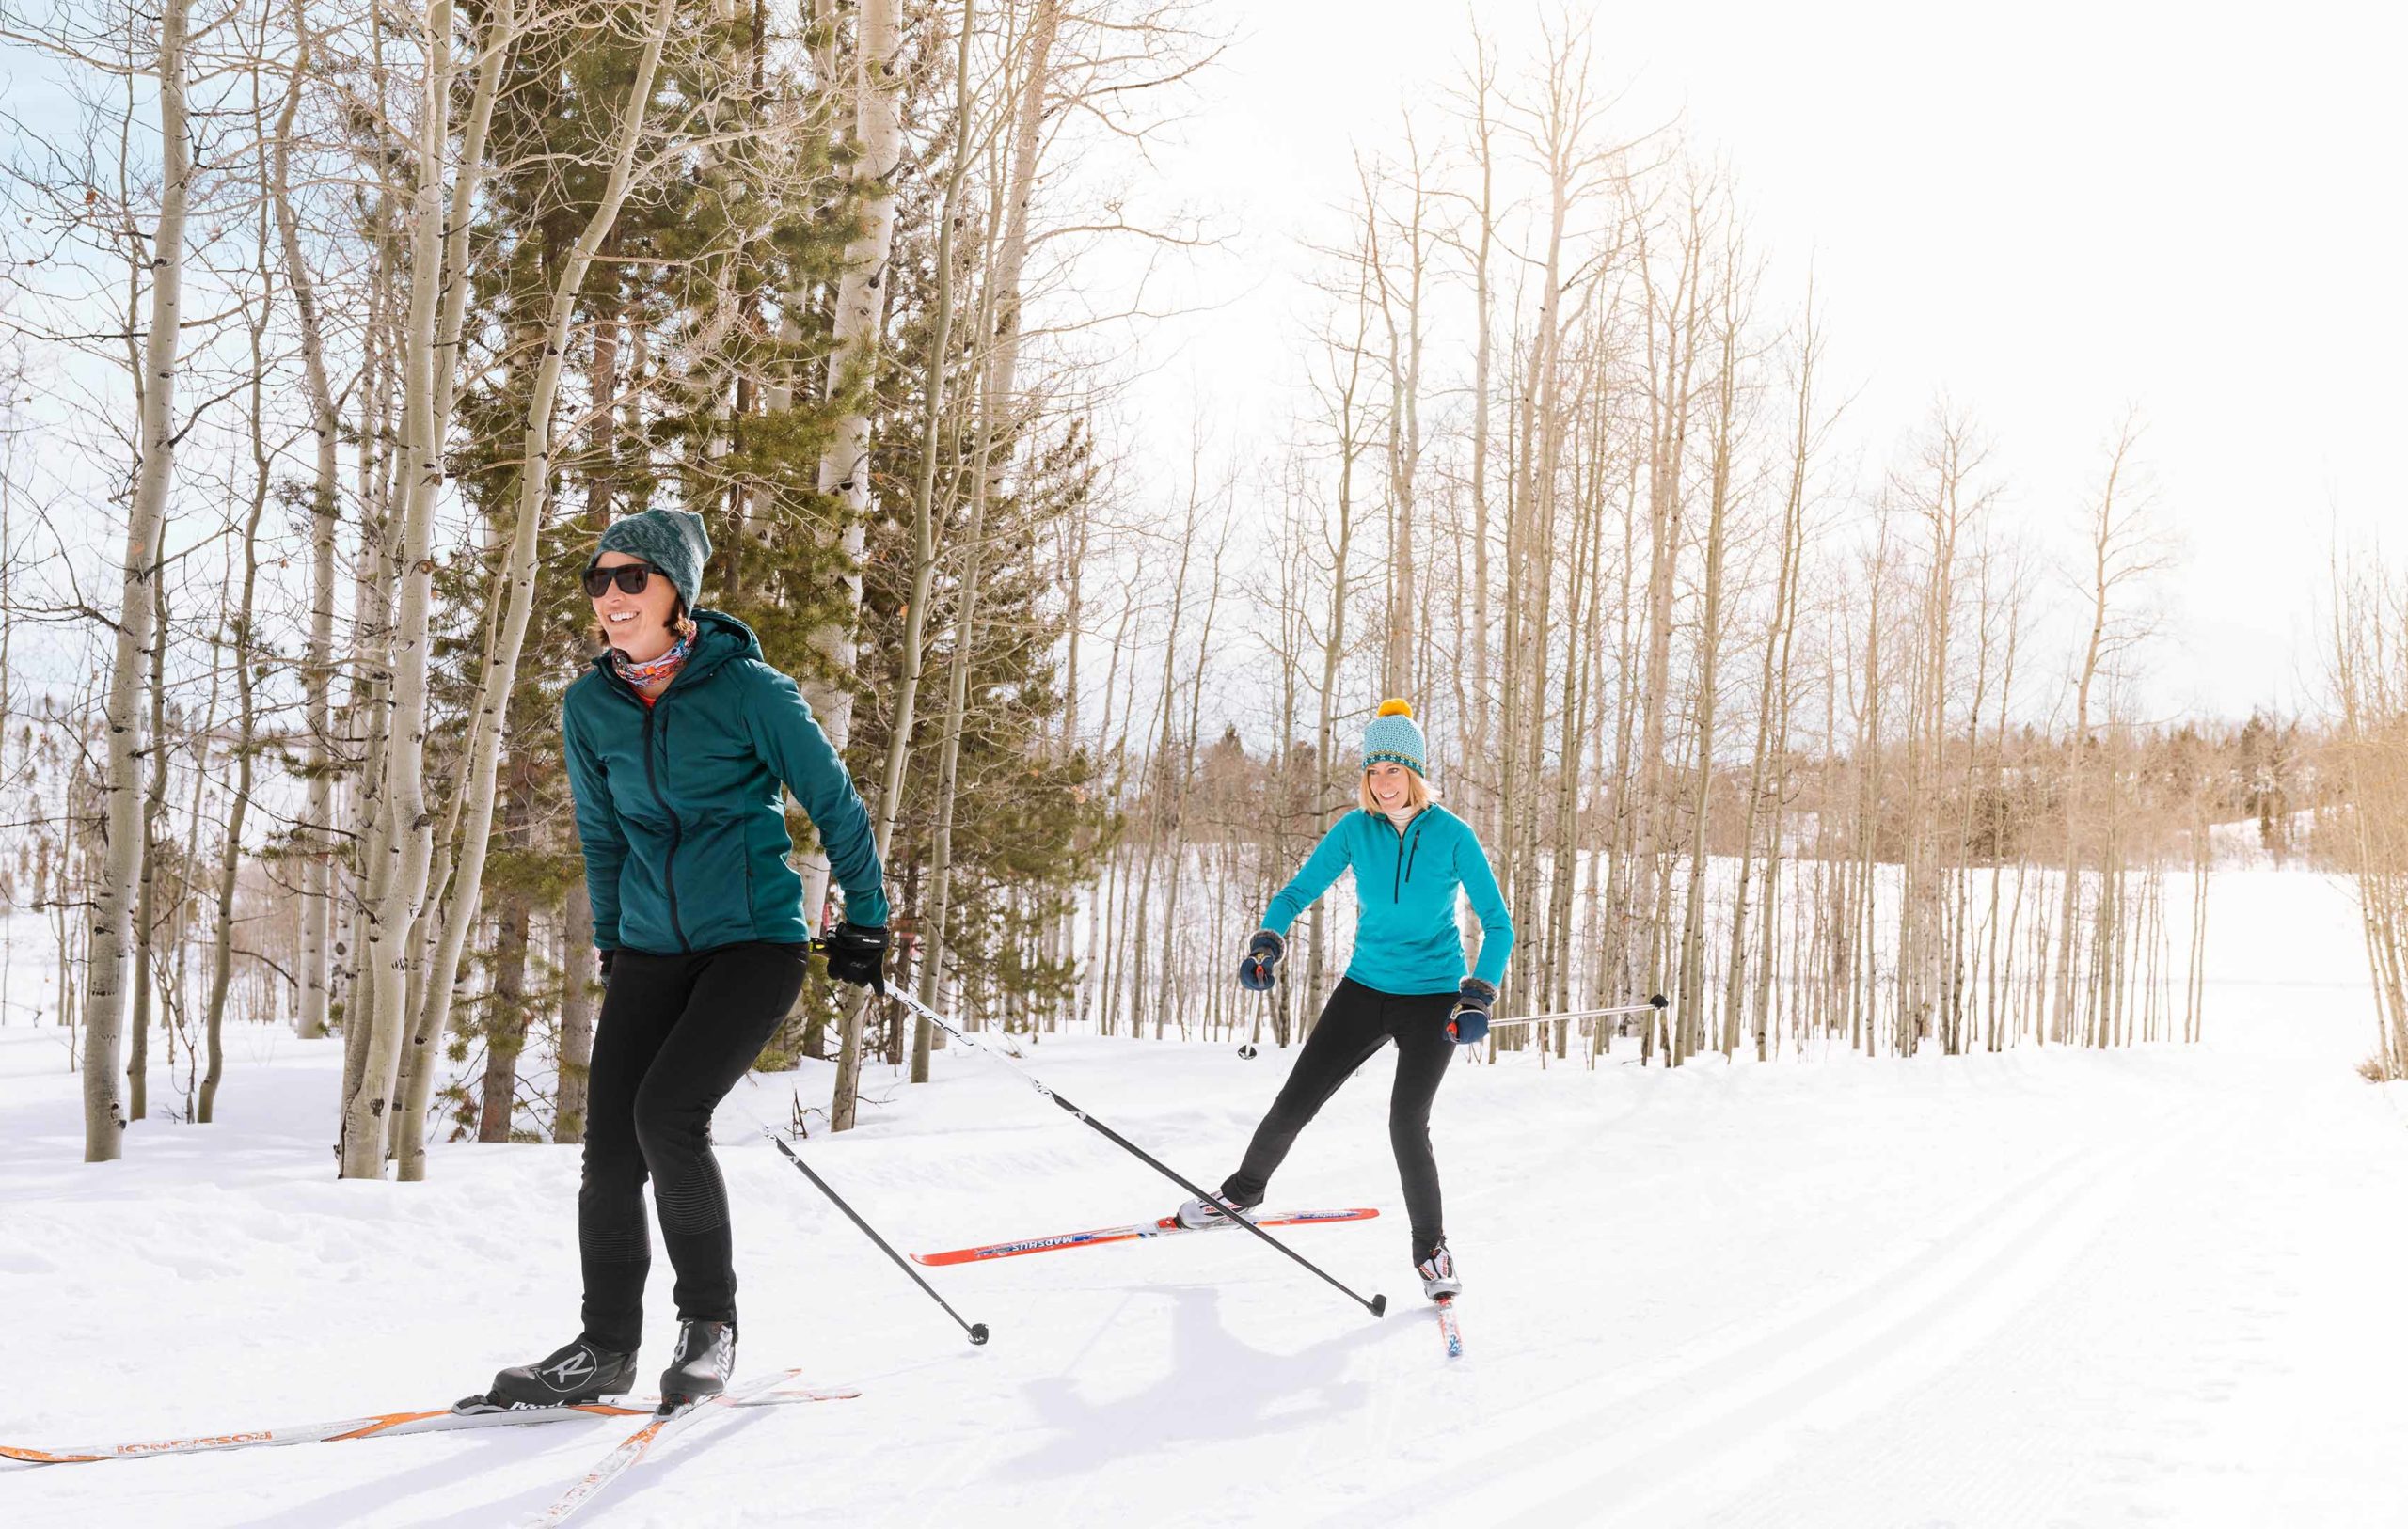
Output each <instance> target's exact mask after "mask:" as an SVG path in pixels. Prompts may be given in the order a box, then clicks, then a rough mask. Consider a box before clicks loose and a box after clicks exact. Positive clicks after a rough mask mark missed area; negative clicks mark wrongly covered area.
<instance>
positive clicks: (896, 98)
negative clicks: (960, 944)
mask: <svg viewBox="0 0 2408 1529" xmlns="http://www.w3.org/2000/svg"><path fill="white" fill-rule="evenodd" d="M895 7H896V0H861V18H860V21H859V23H858V31H857V34H856V40H855V45H854V49H853V137H854V144H855V148H856V150H857V157H856V158H855V159H854V161H853V171H852V174H853V186H854V188H855V190H856V192H858V193H860V194H862V195H863V197H864V201H865V205H864V206H863V210H862V225H861V230H860V232H859V233H857V234H856V235H855V236H854V238H853V241H852V242H851V243H850V244H847V245H846V246H845V274H844V276H843V277H842V279H840V280H839V282H838V283H837V287H836V348H835V352H834V354H833V355H832V356H831V357H830V359H829V363H828V386H829V391H830V393H831V394H832V395H834V396H837V397H843V396H846V395H848V394H849V395H851V396H852V397H854V398H856V399H857V400H859V402H857V403H856V404H855V405H854V406H853V407H851V408H848V409H847V410H846V411H845V412H844V413H843V414H842V415H840V416H839V417H838V418H837V419H836V422H835V425H834V428H833V429H832V431H831V432H830V435H829V442H828V449H827V451H826V452H825V453H823V454H822V455H821V457H820V459H819V492H821V493H822V494H830V495H836V496H839V497H842V498H843V500H844V504H845V513H844V525H843V528H842V529H841V530H840V531H839V532H838V535H837V545H838V548H839V550H841V551H842V552H843V553H844V555H845V560H846V564H847V566H848V567H849V568H852V569H854V570H856V572H853V573H850V574H848V575H846V577H845V587H846V591H847V595H848V600H849V601H850V604H851V608H852V612H853V614H852V615H851V616H848V618H847V619H846V620H845V621H843V622H842V623H831V624H830V625H829V626H827V627H825V628H823V629H822V630H820V631H819V632H817V633H816V634H814V635H813V638H812V645H813V646H814V647H816V648H817V649H818V650H819V651H820V654H821V655H822V656H823V657H825V658H826V659H827V660H828V664H829V667H830V669H832V670H833V671H834V672H835V673H836V674H837V675H838V676H839V678H840V680H841V679H843V678H848V677H850V676H851V674H852V673H853V670H854V666H855V664H856V662H857V661H858V657H859V654H858V652H857V649H856V647H855V624H856V622H857V621H858V613H859V611H860V609H861V600H862V579H861V575H860V573H859V572H858V569H859V568H860V565H861V558H862V551H863V547H864V546H865V545H866V542H865V540H864V538H865V528H866V527H867V525H868V523H869V501H870V463H869V409H870V393H871V388H872V386H873V385H874V384H875V383H876V381H877V377H878V363H879V320H880V319H881V317H882V316H883V314H884V312H885V307H886V293H885V286H886V272H887V262H888V260H889V258H890V257H891V256H892V254H893V252H894V248H895V174H896V171H897V170H898V169H899V168H900V165H901V161H902V152H903V102H902V91H903V85H904V81H903V77H902V75H901V73H900V72H899V71H897V70H896V68H895V48H896V36H895ZM918 608H919V607H918V604H917V603H916V602H915V603H914V605H913V607H912V609H913V619H915V620H916V619H917V616H918ZM804 695H805V698H806V699H807V700H808V701H810V703H811V708H812V710H813V711H814V712H816V714H818V717H819V721H820V727H821V728H822V730H824V731H825V732H826V733H827V734H828V742H829V743H830V744H831V745H832V746H833V747H834V749H835V750H836V752H837V754H838V755H839V756H841V755H842V754H843V753H844V751H845V746H846V744H847V743H848V741H849V740H850V739H851V736H852V726H853V698H852V692H851V691H850V690H849V689H848V688H846V687H845V686H844V685H843V684H841V683H839V684H836V685H832V686H821V685H816V684H806V685H805V686H804ZM802 896H803V905H802V911H803V917H804V918H805V919H806V920H807V921H809V922H811V923H812V924H814V925H815V926H816V925H817V924H818V922H820V918H821V913H822V910H823V909H824V908H825V906H826V905H827V900H828V857H827V854H826V852H825V851H824V850H818V851H814V852H813V854H812V855H811V856H810V857H809V858H808V859H805V860H804V862H803V879H802ZM842 1002H843V1004H844V1013H843V1016H842V1017H841V1019H840V1020H839V1022H838V1026H837V1037H838V1041H837V1056H836V1082H835V1097H834V1099H833V1101H832V1104H831V1105H830V1108H829V1126H830V1128H831V1129H832V1130H845V1129H849V1128H850V1127H851V1126H852V1123H853V1110H854V1106H855V1103H856V1096H857V1095H858V1094H859V1092H860V1087H861V1042H862V1016H863V1012H864V1011H865V1010H866V1009H867V1008H868V1005H869V994H868V993H866V992H856V993H851V994H848V995H846V996H845V997H844V998H843V999H842ZM840 1121H841V1124H839V1122H840Z"/></svg>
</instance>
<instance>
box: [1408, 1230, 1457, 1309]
mask: <svg viewBox="0 0 2408 1529" xmlns="http://www.w3.org/2000/svg"><path fill="white" fill-rule="evenodd" d="M1413 1271H1414V1272H1415V1273H1416V1274H1418V1275H1420V1276H1421V1293H1422V1294H1423V1295H1425V1296H1428V1297H1429V1298H1430V1299H1431V1300H1442V1299H1446V1298H1450V1297H1453V1296H1458V1295H1461V1294H1462V1293H1463V1288H1464V1282H1463V1281H1461V1280H1459V1279H1457V1278H1456V1277H1455V1255H1454V1254H1453V1253H1449V1252H1448V1251H1447V1245H1446V1244H1445V1243H1443V1242H1441V1243H1439V1244H1438V1245H1437V1246H1436V1247H1434V1248H1433V1249H1431V1250H1430V1251H1429V1252H1428V1253H1423V1254H1422V1255H1421V1256H1420V1257H1419V1258H1418V1259H1417V1260H1415V1261H1414V1265H1413Z"/></svg>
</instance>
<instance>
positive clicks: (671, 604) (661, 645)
mask: <svg viewBox="0 0 2408 1529" xmlns="http://www.w3.org/2000/svg"><path fill="white" fill-rule="evenodd" d="M642 561H643V560H642V558H638V557H633V556H630V555H629V554H627V553H625V552H605V553H604V554H602V556H601V557H599V558H597V559H595V560H594V567H596V568H624V567H626V565H628V564H629V563H641V562H642ZM676 608H677V586H676V585H674V584H672V583H670V582H669V575H666V574H663V573H662V572H660V570H658V569H657V568H656V569H654V570H653V571H652V576H651V577H649V578H647V579H645V580H644V582H643V589H642V591H641V592H640V593H636V594H629V593H628V592H627V591H625V590H623V589H621V588H619V585H618V581H617V580H616V579H613V580H611V582H610V588H609V589H606V590H604V591H602V592H601V594H600V595H598V596H596V597H595V599H594V621H595V622H597V623H600V625H601V627H602V631H603V633H604V635H605V636H607V637H609V638H610V646H612V647H614V648H616V649H618V650H619V651H620V652H621V653H623V654H626V655H627V656H628V657H629V658H631V659H633V660H634V661H635V662H637V663H643V662H645V661H646V660H648V659H654V658H657V657H659V656H660V655H661V654H664V653H667V652H668V651H669V650H670V648H671V647H672V646H673V645H674V644H675V642H676V641H677V632H676V629H675V628H674V627H673V626H672V625H671V624H670V617H671V614H672V613H673V612H674V611H675V610H676Z"/></svg>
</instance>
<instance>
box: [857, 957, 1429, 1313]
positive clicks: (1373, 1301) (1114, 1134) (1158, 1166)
mask: <svg viewBox="0 0 2408 1529" xmlns="http://www.w3.org/2000/svg"><path fill="white" fill-rule="evenodd" d="M887 996H888V997H889V998H892V999H894V1000H895V1001H897V1002H899V1003H901V1004H903V1005H904V1006H905V1007H906V1008H908V1009H910V1010H911V1012H912V1013H914V1014H916V1015H918V1016H919V1017H921V1018H923V1019H926V1020H927V1022H928V1023H930V1024H932V1025H934V1026H936V1027H937V1028H938V1029H939V1030H942V1031H943V1032H945V1033H946V1034H948V1035H950V1036H952V1037H953V1038H954V1039H955V1040H957V1041H959V1042H960V1043H961V1044H962V1045H964V1046H966V1047H968V1048H970V1049H972V1050H974V1051H977V1052H981V1053H984V1054H985V1055H986V1056H988V1057H990V1058H992V1059H993V1060H994V1061H996V1062H1000V1063H1002V1064H1004V1065H1005V1066H1006V1067H1009V1068H1011V1070H1012V1071H1014V1072H1016V1073H1019V1074H1020V1075H1021V1077H1022V1078H1023V1079H1026V1080H1028V1086H1029V1087H1031V1088H1033V1089H1035V1090H1037V1092H1038V1093H1039V1094H1042V1095H1044V1096H1046V1097H1047V1098H1049V1099H1051V1100H1053V1101H1054V1103H1055V1104H1058V1105H1060V1106H1061V1107H1062V1108H1063V1109H1064V1110H1066V1111H1069V1113H1070V1115H1071V1116H1072V1118H1074V1119H1077V1120H1080V1121H1083V1122H1085V1124H1086V1125H1089V1126H1092V1127H1095V1128H1096V1129H1097V1130H1099V1131H1101V1132H1102V1133H1103V1135H1104V1137H1105V1138H1106V1139H1108V1140H1109V1141H1110V1142H1111V1143H1113V1145H1115V1146H1117V1147H1119V1148H1120V1149H1121V1150H1122V1151H1124V1152H1127V1153H1128V1154H1129V1155H1130V1156H1132V1157H1133V1158H1135V1159H1137V1160H1138V1161H1140V1162H1142V1163H1144V1164H1145V1165H1146V1166H1147V1167H1149V1168H1150V1169H1152V1170H1153V1171H1154V1172H1156V1173H1158V1174H1162V1175H1163V1176H1164V1178H1166V1179H1169V1180H1170V1181H1171V1182H1172V1183H1174V1184H1176V1185H1178V1186H1179V1187H1180V1189H1182V1190H1186V1191H1187V1192H1188V1193H1190V1194H1192V1195H1194V1196H1196V1198H1197V1199H1198V1200H1212V1199H1214V1198H1216V1197H1215V1196H1213V1195H1211V1194H1208V1193H1206V1192H1205V1191H1204V1190H1201V1189H1198V1188H1197V1187H1196V1186H1195V1185H1194V1184H1191V1183H1189V1182H1188V1181H1187V1178H1186V1176H1185V1175H1184V1174H1180V1172H1179V1170H1177V1169H1176V1168H1173V1167H1171V1166H1170V1165H1169V1164H1168V1163H1165V1162H1164V1161H1163V1160H1162V1159H1160V1158H1157V1157H1155V1156H1154V1155H1153V1154H1152V1153H1150V1152H1149V1151H1147V1150H1146V1149H1145V1148H1144V1147H1141V1146H1139V1145H1138V1144H1137V1143H1134V1142H1132V1141H1131V1140H1129V1138H1127V1137H1125V1136H1123V1135H1121V1134H1120V1133H1119V1132H1118V1131H1116V1130H1114V1129H1113V1128H1112V1127H1109V1126H1107V1125H1105V1124H1104V1123H1103V1122H1102V1121H1101V1120H1098V1119H1096V1118H1095V1116H1093V1115H1091V1114H1088V1113H1087V1112H1086V1111H1084V1110H1082V1109H1080V1108H1079V1107H1078V1106H1077V1105H1075V1104H1072V1103H1071V1102H1070V1101H1069V1100H1068V1099H1066V1098H1064V1097H1062V1096H1060V1095H1059V1094H1056V1093H1054V1091H1053V1090H1052V1089H1050V1088H1048V1087H1046V1086H1045V1084H1044V1083H1043V1082H1042V1081H1040V1080H1038V1078H1037V1077H1036V1076H1035V1075H1033V1074H1032V1073H1030V1072H1029V1071H1028V1070H1027V1069H1026V1068H1024V1067H1022V1066H1020V1065H1019V1064H1016V1063H1013V1062H1011V1061H1009V1060H1007V1059H1006V1057H1005V1056H1004V1055H1003V1054H1002V1053H1001V1052H999V1051H995V1050H992V1049H990V1048H988V1047H986V1046H984V1045H982V1044H980V1043H979V1042H978V1041H976V1040H974V1039H972V1038H971V1037H970V1036H968V1035H965V1034H963V1033H962V1032H961V1031H960V1029H959V1028H958V1027H957V1026H956V1025H955V1024H954V1022H953V1021H952V1020H950V1019H947V1018H946V1017H944V1016H943V1015H941V1014H939V1013H937V1011H936V1010H934V1009H932V1008H929V1007H928V1006H927V1004H925V1003H923V1002H921V1001H919V1000H918V999H916V998H913V997H912V996H911V994H909V993H907V992H904V991H903V990H902V989H901V988H899V987H898V988H896V989H895V990H894V991H893V992H891V993H889V994H888V995H887ZM1229 1219H1230V1220H1231V1221H1233V1222H1237V1223H1238V1224H1239V1225H1240V1226H1243V1227H1244V1228H1245V1229H1246V1230H1247V1231H1249V1232H1252V1233H1253V1234H1254V1235H1255V1236H1256V1237H1260V1238H1261V1239H1262V1240H1263V1241H1265V1242H1268V1243H1270V1244H1271V1245H1272V1246H1273V1247H1275V1248H1276V1249H1278V1250H1279V1251H1280V1252H1281V1253H1286V1254H1287V1255H1288V1256H1289V1257H1291V1258H1292V1259H1294V1260H1295V1261H1296V1262H1297V1263H1300V1264H1302V1265H1304V1266H1305V1267H1306V1268H1307V1269H1311V1270H1312V1271H1313V1272H1314V1273H1315V1274H1318V1275H1320V1276H1321V1277H1322V1279H1323V1280H1324V1281H1326V1282H1328V1284H1329V1285H1330V1286H1331V1287H1332V1288H1333V1289H1336V1290H1338V1291H1339V1292H1340V1293H1341V1294H1343V1295H1344V1296H1345V1297H1346V1299H1347V1300H1352V1301H1354V1302H1355V1304H1356V1305H1358V1306H1360V1307H1362V1308H1363V1309H1364V1310H1365V1311H1368V1312H1370V1314H1371V1315H1372V1316H1386V1315H1387V1310H1388V1298H1387V1297H1386V1296H1384V1295H1373V1296H1372V1297H1371V1298H1370V1300H1364V1299H1363V1298H1362V1297H1361V1296H1359V1295H1356V1294H1355V1291H1354V1290H1353V1289H1352V1288H1351V1287H1350V1286H1348V1285H1346V1284H1344V1283H1343V1282H1342V1281H1340V1280H1339V1278H1338V1277H1337V1276H1336V1275H1334V1274H1332V1273H1330V1272H1329V1271H1328V1270H1327V1269H1323V1268H1322V1267H1321V1266H1320V1265H1319V1264H1316V1263H1314V1262H1313V1261H1312V1260H1311V1259H1309V1258H1307V1257H1306V1256H1305V1255H1304V1254H1303V1253H1298V1252H1297V1251H1296V1250H1295V1249H1293V1248H1291V1247H1290V1246H1288V1244H1286V1243H1284V1242H1282V1241H1280V1240H1279V1239H1278V1238H1277V1237H1273V1236H1272V1235H1271V1234H1270V1233H1268V1232H1266V1231H1264V1230H1263V1229H1262V1228H1261V1227H1259V1226H1257V1225H1255V1224H1254V1222H1250V1221H1247V1220H1246V1219H1245V1218H1244V1216H1231V1217H1230V1218H1229Z"/></svg>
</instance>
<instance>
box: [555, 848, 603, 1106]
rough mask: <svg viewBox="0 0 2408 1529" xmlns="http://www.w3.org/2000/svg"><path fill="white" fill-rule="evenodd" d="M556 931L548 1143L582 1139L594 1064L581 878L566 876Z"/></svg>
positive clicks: (590, 958) (588, 926) (593, 971)
mask: <svg viewBox="0 0 2408 1529" xmlns="http://www.w3.org/2000/svg"><path fill="white" fill-rule="evenodd" d="M565 903H566V907H565V910H564V912H563V915H562V922H563V928H562V933H561V1056H560V1082H559V1093H558V1095H557V1096H555V1098H554V1099H553V1101H552V1140H553V1141H555V1142H561V1143H577V1142H582V1141H584V1140H585V1111H586V1100H587V1097H588V1095H587V1080H588V1079H589V1078H590V1076H591V1075H592V1071H593V1066H594V986H595V985H596V983H597V982H598V981H599V979H600V975H601V972H600V969H599V967H598V966H597V965H596V963H595V960H594V905H593V904H592V903H591V902H589V901H588V900H587V898H586V892H585V878H584V877H583V876H574V877H572V878H570V881H569V888H568V893H567V896H566V899H565Z"/></svg>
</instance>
